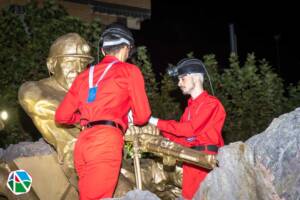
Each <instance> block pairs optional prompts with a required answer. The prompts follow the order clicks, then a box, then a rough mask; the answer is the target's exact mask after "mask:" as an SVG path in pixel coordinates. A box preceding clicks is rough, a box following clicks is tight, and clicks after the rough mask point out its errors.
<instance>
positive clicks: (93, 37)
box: [0, 0, 101, 146]
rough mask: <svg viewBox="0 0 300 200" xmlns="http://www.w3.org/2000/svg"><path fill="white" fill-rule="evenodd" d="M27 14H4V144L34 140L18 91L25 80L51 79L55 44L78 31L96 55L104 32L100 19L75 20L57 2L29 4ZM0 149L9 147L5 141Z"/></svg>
mask: <svg viewBox="0 0 300 200" xmlns="http://www.w3.org/2000/svg"><path fill="white" fill-rule="evenodd" d="M24 8H25V13H24V14H22V15H17V14H14V13H12V12H10V11H9V10H5V9H4V10H2V11H1V14H0V16H1V17H0V28H1V34H0V45H1V52H0V63H1V64H0V66H1V74H0V82H1V85H0V91H1V95H0V110H2V109H6V110H8V111H9V114H10V118H9V120H8V121H7V122H6V127H5V129H4V130H3V131H1V133H0V134H1V138H2V139H1V141H5V143H6V144H10V143H16V142H18V141H21V140H25V139H31V137H30V135H29V134H28V133H25V132H24V131H23V129H22V127H21V123H20V119H19V116H20V115H21V113H20V111H22V109H21V108H20V106H19V105H18V101H17V92H18V88H19V87H20V85H21V84H22V83H23V82H25V81H29V80H30V81H34V80H39V79H41V78H44V77H47V76H48V72H47V67H46V58H47V54H48V52H49V48H50V46H51V44H52V43H53V41H54V40H55V39H56V38H58V37H59V36H61V35H63V34H66V33H68V32H77V33H79V34H80V35H81V36H82V37H84V38H85V39H86V40H87V41H89V42H90V44H91V46H92V49H93V50H94V52H93V55H96V49H97V45H98V39H99V35H100V32H101V28H100V23H99V20H94V21H92V22H91V23H84V22H82V21H81V20H79V19H78V18H75V17H71V16H69V15H68V14H67V12H66V11H65V10H64V9H63V8H62V7H61V6H59V4H57V3H56V1H54V0H47V1H44V3H43V6H42V7H38V6H37V3H36V1H30V3H28V4H27V5H25V7H24ZM0 146H5V144H4V142H3V143H0Z"/></svg>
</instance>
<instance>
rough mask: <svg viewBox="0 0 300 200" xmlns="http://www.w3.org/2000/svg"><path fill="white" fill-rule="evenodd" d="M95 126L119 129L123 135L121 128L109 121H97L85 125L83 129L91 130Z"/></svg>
mask: <svg viewBox="0 0 300 200" xmlns="http://www.w3.org/2000/svg"><path fill="white" fill-rule="evenodd" d="M96 125H109V126H112V127H115V128H118V129H120V130H121V131H122V133H124V132H123V127H122V126H121V125H120V124H118V123H116V122H114V121H111V120H98V121H93V122H89V123H87V124H86V125H85V128H91V127H93V126H96Z"/></svg>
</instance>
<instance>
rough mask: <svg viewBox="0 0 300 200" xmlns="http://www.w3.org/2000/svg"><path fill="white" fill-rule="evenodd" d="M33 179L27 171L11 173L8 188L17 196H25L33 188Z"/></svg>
mask: <svg viewBox="0 0 300 200" xmlns="http://www.w3.org/2000/svg"><path fill="white" fill-rule="evenodd" d="M31 183H32V178H31V176H30V175H29V173H27V172H26V171H25V170H22V169H20V170H16V171H12V172H10V174H9V175H8V179H7V183H6V185H7V187H8V188H9V189H10V191H12V193H14V194H15V195H19V194H25V193H27V192H29V190H30V188H31Z"/></svg>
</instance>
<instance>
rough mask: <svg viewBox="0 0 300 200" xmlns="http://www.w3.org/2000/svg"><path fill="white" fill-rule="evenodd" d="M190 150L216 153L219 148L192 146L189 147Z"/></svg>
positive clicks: (213, 146)
mask: <svg viewBox="0 0 300 200" xmlns="http://www.w3.org/2000/svg"><path fill="white" fill-rule="evenodd" d="M191 148H192V149H195V150H198V151H205V150H207V151H213V152H216V153H218V149H219V147H217V146H216V145H199V146H193V147H191Z"/></svg>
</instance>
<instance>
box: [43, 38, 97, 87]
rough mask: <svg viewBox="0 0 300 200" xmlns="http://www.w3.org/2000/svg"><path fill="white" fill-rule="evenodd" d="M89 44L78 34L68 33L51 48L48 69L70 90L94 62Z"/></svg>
mask: <svg viewBox="0 0 300 200" xmlns="http://www.w3.org/2000/svg"><path fill="white" fill-rule="evenodd" d="M90 51H91V48H90V46H89V44H88V43H87V42H86V41H85V40H84V39H83V38H82V37H80V35H78V34H77V33H68V34H65V35H63V36H60V37H59V38H57V39H56V40H55V41H54V43H53V44H52V45H51V47H50V52H49V55H48V59H47V67H48V70H49V72H50V73H51V74H53V76H54V78H55V80H56V81H57V82H58V83H59V84H60V85H61V86H62V87H63V88H65V89H69V88H70V87H71V85H72V83H73V81H74V79H75V78H76V76H77V75H78V74H79V73H80V72H82V71H83V70H84V69H85V68H86V66H87V65H88V64H89V63H91V62H92V61H93V57H92V56H91V55H90Z"/></svg>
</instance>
